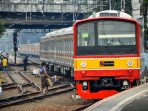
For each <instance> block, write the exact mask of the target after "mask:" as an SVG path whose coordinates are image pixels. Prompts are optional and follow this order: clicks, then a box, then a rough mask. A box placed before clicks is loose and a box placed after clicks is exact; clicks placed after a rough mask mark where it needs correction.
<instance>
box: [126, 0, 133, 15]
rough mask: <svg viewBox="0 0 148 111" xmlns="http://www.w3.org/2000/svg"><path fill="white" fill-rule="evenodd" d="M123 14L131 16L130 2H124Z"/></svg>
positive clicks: (128, 0)
mask: <svg viewBox="0 0 148 111" xmlns="http://www.w3.org/2000/svg"><path fill="white" fill-rule="evenodd" d="M125 13H128V14H130V15H132V2H131V0H125Z"/></svg>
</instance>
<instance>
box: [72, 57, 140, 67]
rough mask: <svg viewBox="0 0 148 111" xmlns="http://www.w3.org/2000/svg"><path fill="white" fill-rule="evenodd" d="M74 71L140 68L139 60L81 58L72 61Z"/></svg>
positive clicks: (135, 58) (133, 58) (134, 58)
mask: <svg viewBox="0 0 148 111" xmlns="http://www.w3.org/2000/svg"><path fill="white" fill-rule="evenodd" d="M74 68H75V69H112V68H113V69H127V68H130V69H131V68H138V69H139V68H140V58H139V57H132V58H90V59H89V58H83V59H74Z"/></svg>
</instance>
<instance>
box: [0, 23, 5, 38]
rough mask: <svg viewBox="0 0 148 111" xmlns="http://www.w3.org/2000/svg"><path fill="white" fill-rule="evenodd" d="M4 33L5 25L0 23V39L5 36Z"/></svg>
mask: <svg viewBox="0 0 148 111" xmlns="http://www.w3.org/2000/svg"><path fill="white" fill-rule="evenodd" d="M4 31H5V28H4V23H3V22H1V21H0V37H1V35H2V34H3V32H4Z"/></svg>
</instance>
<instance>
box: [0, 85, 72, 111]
mask: <svg viewBox="0 0 148 111" xmlns="http://www.w3.org/2000/svg"><path fill="white" fill-rule="evenodd" d="M72 90H73V88H72V87H71V86H70V85H68V84H65V85H59V86H56V87H53V88H50V89H49V90H48V92H47V93H46V94H41V93H40V92H34V93H30V94H21V95H17V96H14V97H9V98H5V99H1V100H0V109H1V108H4V107H7V106H11V105H14V104H19V103H25V102H31V101H34V100H40V99H44V98H47V97H49V96H54V95H57V94H62V93H65V92H68V91H72Z"/></svg>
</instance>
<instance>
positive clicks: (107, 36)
mask: <svg viewBox="0 0 148 111" xmlns="http://www.w3.org/2000/svg"><path fill="white" fill-rule="evenodd" d="M135 29H136V27H135V24H134V23H132V22H124V21H115V20H114V21H113V20H110V21H108V20H100V21H95V22H89V23H88V22H87V23H82V24H79V25H78V30H77V32H78V33H77V55H98V54H99V55H111V54H112V55H113V54H135V53H136V52H137V50H136V31H135Z"/></svg>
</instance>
